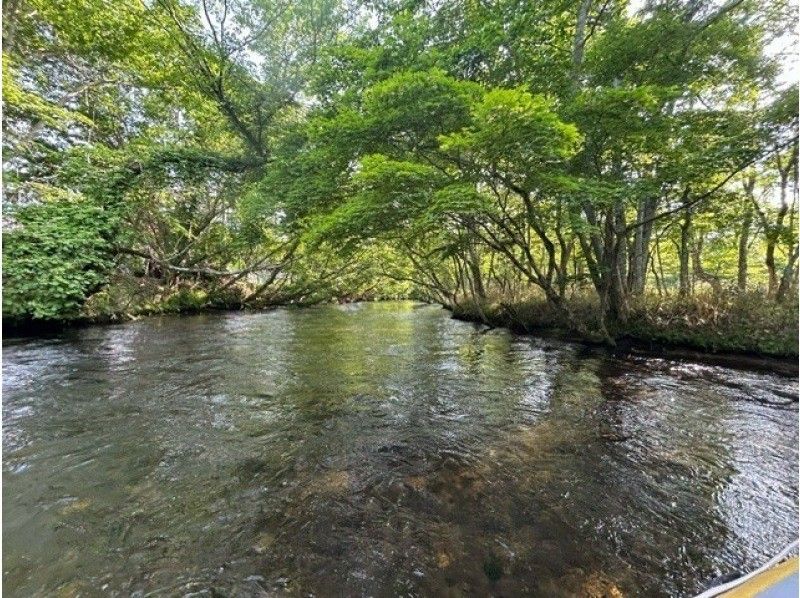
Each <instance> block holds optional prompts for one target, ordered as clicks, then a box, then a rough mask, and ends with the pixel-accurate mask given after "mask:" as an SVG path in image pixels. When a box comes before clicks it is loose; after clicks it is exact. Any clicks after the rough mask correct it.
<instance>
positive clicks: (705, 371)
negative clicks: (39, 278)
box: [3, 302, 798, 598]
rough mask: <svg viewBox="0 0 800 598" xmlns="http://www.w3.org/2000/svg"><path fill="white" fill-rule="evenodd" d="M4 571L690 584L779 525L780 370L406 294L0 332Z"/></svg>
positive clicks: (207, 583)
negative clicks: (386, 299)
mask: <svg viewBox="0 0 800 598" xmlns="http://www.w3.org/2000/svg"><path fill="white" fill-rule="evenodd" d="M3 391H4V392H3V424H4V428H3V449H4V455H3V456H4V462H3V582H4V583H3V585H4V590H5V592H6V595H7V596H26V597H27V596H136V597H143V596H183V595H187V594H188V595H196V596H282V595H288V596H310V595H313V596H320V597H322V596H530V595H533V596H548V597H549V596H555V597H558V596H595V597H600V596H608V597H610V598H617V597H618V596H648V597H649V596H662V595H663V596H690V595H692V593H693V592H697V591H699V590H701V589H703V586H704V584H706V583H708V582H709V581H710V580H712V579H713V578H714V577H716V576H719V575H722V574H726V573H730V572H732V571H737V570H740V571H743V570H749V569H751V568H753V567H755V566H757V565H759V564H761V563H762V562H764V561H765V560H767V559H768V558H769V557H770V556H771V555H773V554H774V553H776V552H778V551H779V550H780V549H781V548H782V547H783V546H784V545H785V544H787V543H788V542H790V541H791V540H793V539H794V538H795V537H796V533H797V525H798V517H797V507H798V493H797V484H798V479H797V469H798V449H797V438H798V414H797V402H796V401H795V400H794V399H795V396H796V392H797V379H796V378H786V377H781V376H778V375H775V374H769V373H763V372H762V373H759V372H752V371H743V370H734V369H727V368H724V367H719V366H710V365H703V364H700V363H692V362H686V361H670V360H663V359H655V358H647V359H645V358H618V357H612V356H610V355H608V354H606V353H603V352H599V351H594V350H587V349H585V348H582V347H580V346H578V345H571V344H567V343H561V342H557V341H552V340H540V339H536V338H531V337H522V336H515V335H513V334H511V333H509V332H507V331H504V330H486V329H485V328H484V327H481V326H476V325H473V324H468V323H464V322H458V321H455V320H452V319H450V318H449V317H448V314H447V312H445V311H443V310H441V309H439V308H437V307H435V306H426V305H417V304H413V303H400V302H398V303H378V304H354V305H348V306H341V307H340V306H325V307H318V308H308V309H291V308H287V309H278V310H275V311H272V312H266V313H223V314H211V315H199V316H190V317H164V318H152V319H145V320H141V321H138V322H134V323H128V324H124V325H119V326H107V327H91V328H85V329H81V330H73V331H69V332H65V333H62V334H60V335H58V336H55V337H50V338H38V339H16V340H8V341H6V342H5V344H4V347H3Z"/></svg>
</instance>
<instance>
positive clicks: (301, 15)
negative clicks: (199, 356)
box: [2, 0, 799, 356]
mask: <svg viewBox="0 0 800 598" xmlns="http://www.w3.org/2000/svg"><path fill="white" fill-rule="evenodd" d="M794 25H795V15H794V12H793V6H792V4H791V3H789V2H788V1H784V0H719V1H716V2H712V1H702V0H641V1H629V0H578V1H566V0H539V1H537V2H529V1H524V0H447V1H444V0H442V1H437V0H432V1H426V0H374V1H351V0H116V1H109V0H61V1H59V2H53V1H52V0H6V1H5V2H4V3H3V32H2V34H3V93H2V97H3V133H4V134H3V152H4V156H3V177H4V180H3V319H4V322H5V323H6V324H7V325H11V326H20V327H26V326H28V327H30V326H36V325H48V324H62V323H65V322H75V321H119V320H124V319H130V318H136V317H139V316H141V315H145V314H156V313H169V312H189V311H197V310H206V309H241V308H253V309H261V308H268V307H271V306H276V305H287V304H298V305H308V304H314V303H320V302H330V301H341V302H345V301H355V300H380V299H389V298H413V299H417V300H422V301H429V302H435V303H440V304H442V305H444V306H445V307H447V308H448V309H450V310H452V311H453V313H454V315H456V316H457V317H461V318H466V319H471V320H475V321H480V322H484V323H487V324H490V325H492V326H494V325H503V326H509V327H511V328H513V329H515V330H522V331H530V332H533V331H537V330H552V331H560V333H562V334H565V335H567V336H569V337H571V338H581V339H585V340H588V341H592V342H598V343H605V344H610V345H613V344H615V343H619V342H620V341H621V340H622V339H635V340H638V341H644V342H648V343H664V344H677V345H683V346H689V347H694V348H699V349H704V350H710V351H731V352H747V353H758V354H765V355H778V356H786V355H796V354H797V318H798V315H797V292H798V251H799V248H798V247H799V246H798V231H797V225H798V222H797V221H798V89H797V80H796V74H794V73H792V72H791V66H792V65H791V64H790V63H791V61H792V58H793V55H794V54H793V53H794V51H795V50H794V47H792V44H789V47H787V44H786V39H787V38H789V37H791V36H792V35H794V34H793V29H792V28H793V27H794ZM787 64H788V65H789V67H787ZM794 66H796V65H794Z"/></svg>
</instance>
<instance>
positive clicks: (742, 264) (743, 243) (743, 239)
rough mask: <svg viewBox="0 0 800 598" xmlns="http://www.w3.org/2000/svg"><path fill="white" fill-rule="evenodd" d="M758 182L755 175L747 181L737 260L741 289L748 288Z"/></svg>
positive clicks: (738, 279) (737, 283)
mask: <svg viewBox="0 0 800 598" xmlns="http://www.w3.org/2000/svg"><path fill="white" fill-rule="evenodd" d="M755 184H756V178H755V175H750V177H749V178H748V179H747V181H745V184H744V190H745V193H746V194H747V197H745V205H744V214H743V215H742V228H741V230H740V231H739V256H738V262H737V264H738V265H737V275H736V286H737V288H738V289H739V290H740V291H744V290H746V289H747V250H748V246H749V244H750V227H751V226H752V225H753V188H754V187H755Z"/></svg>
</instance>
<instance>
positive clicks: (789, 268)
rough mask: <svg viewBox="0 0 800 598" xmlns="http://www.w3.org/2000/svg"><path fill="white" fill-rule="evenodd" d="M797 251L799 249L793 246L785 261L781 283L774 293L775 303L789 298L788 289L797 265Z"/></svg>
mask: <svg viewBox="0 0 800 598" xmlns="http://www.w3.org/2000/svg"><path fill="white" fill-rule="evenodd" d="M798 250H800V248H799V247H798V246H797V245H795V246H794V249H792V252H791V254H789V258H788V259H787V261H786V266H784V268H783V275H782V276H781V282H780V284H779V285H778V289H777V291H776V292H775V300H776V301H779V302H780V301H785V300H786V299H787V298H788V296H789V289H790V288H791V286H792V282H793V281H794V276H795V264H796V263H797V256H798Z"/></svg>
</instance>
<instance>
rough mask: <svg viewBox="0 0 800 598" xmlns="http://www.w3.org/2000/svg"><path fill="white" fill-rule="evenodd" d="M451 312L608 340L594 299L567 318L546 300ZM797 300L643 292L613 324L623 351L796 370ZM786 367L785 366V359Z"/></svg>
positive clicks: (523, 328)
mask: <svg viewBox="0 0 800 598" xmlns="http://www.w3.org/2000/svg"><path fill="white" fill-rule="evenodd" d="M449 309H450V311H451V312H452V314H453V317H454V318H457V319H460V320H465V321H471V322H480V323H484V324H487V325H490V326H496V327H503V328H509V329H511V330H513V331H514V332H517V333H522V334H534V335H537V336H543V337H551V338H558V339H561V340H568V341H578V342H581V343H584V344H588V345H594V346H601V345H608V342H607V340H606V339H603V337H602V336H601V335H599V334H598V333H597V330H598V322H597V313H598V310H597V306H596V305H595V304H594V303H593V302H592V301H587V300H581V301H572V302H569V303H568V304H567V312H568V313H569V317H568V318H565V317H564V316H563V315H561V314H557V313H555V311H554V310H553V309H552V308H550V307H549V306H548V305H547V303H546V302H545V301H541V300H529V301H523V302H516V303H504V302H495V303H488V304H484V305H478V304H476V303H472V302H464V303H461V304H459V305H456V306H451V307H449ZM797 318H798V311H797V305H796V304H794V303H792V304H775V303H772V302H770V303H767V302H766V301H765V300H763V299H760V298H757V297H755V296H754V295H739V296H730V297H727V298H724V299H720V298H717V299H715V302H714V303H713V304H712V303H711V302H710V301H704V299H703V298H693V299H692V300H690V301H687V300H679V299H677V298H675V299H667V300H663V299H662V300H657V299H654V298H647V299H644V300H642V301H640V302H638V303H636V304H634V305H632V309H631V313H630V317H629V319H628V321H627V322H626V323H625V324H624V325H621V324H618V323H617V324H615V325H612V326H609V330H608V332H609V335H610V336H611V340H612V341H613V343H614V346H613V347H611V348H612V349H613V350H615V351H618V352H640V353H644V354H648V355H654V354H655V355H668V356H672V357H674V356H678V355H685V356H688V357H689V358H692V359H694V358H702V359H703V360H705V361H714V362H719V363H721V364H725V365H730V364H731V363H733V362H737V363H741V364H747V365H748V366H755V367H758V366H762V367H763V366H764V365H765V363H767V364H773V363H775V362H780V363H781V364H784V366H788V367H789V368H790V369H791V370H792V371H793V372H794V373H796V372H797V369H798V363H797V359H798V326H797ZM782 369H783V366H782Z"/></svg>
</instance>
